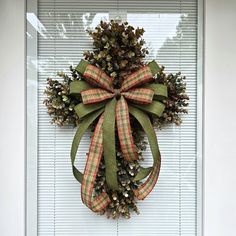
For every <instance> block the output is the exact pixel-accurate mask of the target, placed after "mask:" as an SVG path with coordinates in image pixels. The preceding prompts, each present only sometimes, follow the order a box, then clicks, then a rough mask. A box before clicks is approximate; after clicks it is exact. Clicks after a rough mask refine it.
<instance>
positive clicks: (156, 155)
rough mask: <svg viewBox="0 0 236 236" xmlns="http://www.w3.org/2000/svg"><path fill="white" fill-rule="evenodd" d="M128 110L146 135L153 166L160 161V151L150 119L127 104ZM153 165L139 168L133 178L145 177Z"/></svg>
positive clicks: (140, 178)
mask: <svg viewBox="0 0 236 236" xmlns="http://www.w3.org/2000/svg"><path fill="white" fill-rule="evenodd" d="M129 112H130V114H131V115H132V116H134V118H135V119H136V120H137V121H138V122H139V123H140V125H141V126H142V128H143V130H144V132H145V133H146V135H147V138H148V141H149V144H150V148H151V152H152V157H153V166H154V165H156V164H157V163H159V164H160V163H161V156H160V151H159V146H158V142H157V137H156V133H155V130H154V128H153V126H152V123H151V121H150V118H149V117H148V115H147V114H146V113H144V112H143V111H141V110H139V109H137V108H136V107H134V106H131V105H129ZM152 169H153V167H148V168H143V167H142V168H141V169H140V171H139V172H138V174H137V175H136V176H135V178H134V180H135V181H137V180H142V179H144V178H145V177H147V176H148V175H149V174H150V172H151V171H152Z"/></svg>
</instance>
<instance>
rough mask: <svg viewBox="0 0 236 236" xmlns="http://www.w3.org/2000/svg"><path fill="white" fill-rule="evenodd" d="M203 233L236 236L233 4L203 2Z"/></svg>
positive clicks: (235, 6) (235, 21) (235, 18)
mask: <svg viewBox="0 0 236 236" xmlns="http://www.w3.org/2000/svg"><path fill="white" fill-rule="evenodd" d="M205 13H206V15H205V161H204V162H205V168H204V175H205V183H204V185H205V186H204V192H205V194H204V200H205V203H204V205H205V206H204V207H205V210H204V212H205V220H204V224H205V225H204V226H205V235H206V236H235V235H236V121H235V117H236V104H235V101H236V99H235V96H236V73H235V72H236V1H235V0H206V2H205Z"/></svg>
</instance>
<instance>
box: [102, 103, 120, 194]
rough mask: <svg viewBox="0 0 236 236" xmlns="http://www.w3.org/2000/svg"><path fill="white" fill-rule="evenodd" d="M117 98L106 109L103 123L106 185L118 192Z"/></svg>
mask: <svg viewBox="0 0 236 236" xmlns="http://www.w3.org/2000/svg"><path fill="white" fill-rule="evenodd" d="M116 102H117V100H116V98H113V99H112V100H111V101H109V102H108V103H107V105H106V107H105V112H104V121H103V148H104V161H105V173H106V183H107V186H108V187H109V188H110V189H113V190H118V181H117V170H118V169H117V163H116V143H115V121H116V120H115V119H116V116H115V108H116Z"/></svg>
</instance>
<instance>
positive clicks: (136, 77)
mask: <svg viewBox="0 0 236 236" xmlns="http://www.w3.org/2000/svg"><path fill="white" fill-rule="evenodd" d="M153 80H154V78H153V75H152V71H151V69H150V68H149V67H148V66H144V67H142V68H141V69H139V70H138V71H136V72H134V73H133V74H131V75H130V76H128V77H127V78H126V79H125V80H124V82H123V84H122V86H121V92H125V91H128V90H129V89H131V88H134V87H138V86H139V85H141V84H145V83H148V82H151V81H153Z"/></svg>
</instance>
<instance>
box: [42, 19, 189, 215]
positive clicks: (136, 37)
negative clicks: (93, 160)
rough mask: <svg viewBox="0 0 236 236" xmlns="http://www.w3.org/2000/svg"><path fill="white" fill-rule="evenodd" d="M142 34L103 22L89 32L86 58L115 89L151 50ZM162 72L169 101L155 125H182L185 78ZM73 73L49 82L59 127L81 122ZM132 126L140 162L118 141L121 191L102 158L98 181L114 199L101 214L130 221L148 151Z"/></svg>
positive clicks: (97, 188)
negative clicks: (111, 184) (127, 156)
mask: <svg viewBox="0 0 236 236" xmlns="http://www.w3.org/2000/svg"><path fill="white" fill-rule="evenodd" d="M143 33H144V29H139V28H137V29H134V28H133V27H132V26H130V25H128V23H127V22H126V23H117V22H115V21H111V22H109V23H106V22H101V23H100V25H99V26H97V27H96V29H95V31H90V32H89V34H90V36H91V37H92V38H93V40H94V41H93V45H94V49H93V51H92V52H85V53H84V56H85V59H86V60H88V61H89V62H90V63H91V64H93V65H96V66H98V67H100V68H102V70H104V71H105V72H106V73H107V74H109V75H110V76H111V77H113V78H114V86H115V87H120V85H121V82H122V80H123V79H125V78H126V77H127V76H128V75H129V74H131V73H132V72H134V71H136V70H137V69H139V68H140V67H141V66H143V65H144V61H143V59H144V58H145V55H146V54H148V50H147V49H146V48H144V43H145V42H144V40H143V39H142V36H143ZM163 70H164V68H163ZM163 70H162V71H161V73H160V74H158V75H157V77H156V82H157V83H162V84H165V85H167V87H168V95H169V98H168V100H167V101H166V109H165V111H164V113H163V115H162V117H161V118H159V119H156V118H155V119H154V118H153V124H154V125H156V126H158V127H161V126H162V125H164V124H168V123H175V124H177V125H179V124H180V123H181V118H180V114H181V113H186V112H187V111H186V106H187V105H188V104H187V102H186V101H187V100H188V96H187V95H186V94H185V89H186V84H185V82H184V79H185V78H184V77H181V76H180V73H178V74H176V75H172V74H170V75H166V74H165V73H164V71H163ZM71 72H72V76H71V78H69V77H68V76H67V75H65V74H63V73H61V74H59V76H61V77H62V78H63V80H62V81H61V82H59V81H57V80H52V79H48V87H47V88H46V91H45V92H46V95H47V98H46V100H45V105H46V106H47V108H48V113H49V114H50V116H51V117H52V122H53V123H55V124H57V125H59V126H62V125H67V124H70V125H76V124H77V122H78V117H77V116H76V114H75V112H74V110H73V107H74V106H75V105H76V104H78V103H79V102H80V101H79V100H78V98H75V97H73V96H70V95H69V84H70V82H71V81H73V80H77V79H83V78H80V76H79V75H78V74H77V73H76V71H75V70H73V69H72V68H71ZM131 125H132V132H133V137H134V141H135V145H136V146H137V150H138V153H139V160H138V161H135V162H133V163H127V162H126V161H125V160H124V158H123V157H122V154H121V151H120V147H119V142H117V145H116V150H117V153H116V156H117V165H118V182H119V190H120V191H112V190H110V189H108V188H107V186H106V182H105V165H104V161H103V159H102V161H101V164H100V167H99V171H98V174H97V178H96V182H95V195H96V194H99V193H100V192H102V191H106V192H108V193H109V196H110V199H111V203H110V205H108V207H107V208H106V209H105V210H104V211H103V212H101V214H104V213H105V214H107V216H108V217H112V218H117V217H119V216H123V217H125V218H129V217H130V212H131V211H135V212H136V213H138V208H137V206H136V200H135V197H134V192H133V190H134V189H135V188H137V187H138V185H139V184H140V183H139V182H134V181H133V179H134V176H135V175H136V173H137V172H138V170H139V168H140V164H139V162H140V161H141V160H142V151H143V150H145V147H146V143H145V142H144V136H143V133H142V130H141V127H140V126H139V124H138V123H137V122H136V121H135V120H133V119H132V117H131ZM92 128H93V127H92ZM116 140H118V138H117V139H116Z"/></svg>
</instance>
